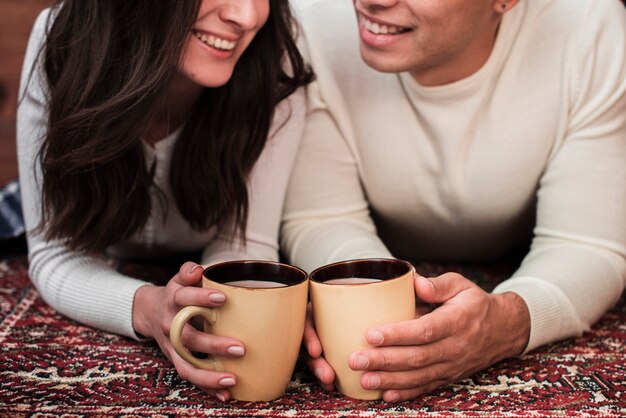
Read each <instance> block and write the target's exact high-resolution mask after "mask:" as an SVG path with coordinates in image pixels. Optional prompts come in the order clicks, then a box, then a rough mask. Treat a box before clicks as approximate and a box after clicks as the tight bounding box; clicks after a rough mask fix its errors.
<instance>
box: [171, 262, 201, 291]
mask: <svg viewBox="0 0 626 418" xmlns="http://www.w3.org/2000/svg"><path fill="white" fill-rule="evenodd" d="M202 271H203V268H202V266H201V265H200V264H196V263H194V262H191V261H187V262H186V263H184V264H183V265H182V266H180V269H179V270H178V274H176V275H175V276H174V277H173V280H174V281H175V282H177V283H178V284H181V285H183V286H193V285H195V284H198V283H199V282H200V279H201V278H202Z"/></svg>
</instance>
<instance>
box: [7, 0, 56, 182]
mask: <svg viewBox="0 0 626 418" xmlns="http://www.w3.org/2000/svg"><path fill="white" fill-rule="evenodd" d="M51 3H52V1H51V0H0V185H2V184H4V183H6V182H7V181H9V180H12V179H14V178H15V177H16V176H17V161H16V160H17V158H16V155H15V109H16V107H17V100H18V98H17V92H18V86H19V79H20V73H21V69H22V61H23V60H24V51H25V49H26V44H27V42H28V35H29V34H30V30H31V28H32V26H33V23H34V22H35V18H36V17H37V15H38V14H39V12H40V11H41V10H43V9H44V8H45V7H47V6H49V5H50V4H51Z"/></svg>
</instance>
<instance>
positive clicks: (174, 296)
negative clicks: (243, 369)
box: [133, 262, 245, 401]
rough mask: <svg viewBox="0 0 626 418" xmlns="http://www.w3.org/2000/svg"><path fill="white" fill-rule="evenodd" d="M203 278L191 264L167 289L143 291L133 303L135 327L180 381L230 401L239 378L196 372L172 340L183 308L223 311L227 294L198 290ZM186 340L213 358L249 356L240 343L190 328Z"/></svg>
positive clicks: (145, 289)
mask: <svg viewBox="0 0 626 418" xmlns="http://www.w3.org/2000/svg"><path fill="white" fill-rule="evenodd" d="M201 278H202V266H200V265H198V264H195V263H191V262H187V263H185V264H183V265H182V266H181V268H180V270H179V272H178V274H176V275H175V276H174V277H173V278H172V279H171V280H170V281H169V282H168V284H167V285H166V286H165V287H163V286H143V287H141V288H139V289H138V290H137V292H136V293H135V299H134V302H133V326H134V328H135V331H136V332H137V333H139V334H141V335H144V336H146V337H152V338H154V339H155V340H156V341H157V343H158V344H159V346H160V347H161V350H162V351H163V353H164V354H165V355H166V356H167V358H169V359H170V361H171V362H172V363H173V364H174V367H176V371H177V372H178V374H179V375H180V377H182V378H183V379H185V380H188V381H189V382H191V383H193V384H194V385H196V386H198V387H200V388H201V389H202V390H204V391H206V392H208V393H209V394H211V395H213V396H215V397H217V398H218V399H220V400H221V401H226V400H228V399H229V398H230V393H229V391H228V388H229V387H231V386H234V385H235V383H236V379H237V377H236V376H235V375H233V374H232V373H227V372H214V371H210V370H204V369H199V368H196V367H195V366H193V365H191V364H190V363H188V362H187V361H185V360H183V359H182V358H181V357H180V356H179V355H178V354H177V353H176V351H174V348H173V347H172V344H171V342H170V338H169V335H170V324H171V323H172V319H173V318H174V316H175V315H176V313H178V311H179V310H180V309H181V308H183V307H185V306H190V305H196V306H205V307H219V306H222V305H223V304H224V302H225V300H226V296H225V295H224V294H223V293H221V292H219V291H217V290H214V289H207V288H202V287H198V284H199V283H200V281H201ZM182 340H183V344H184V345H185V347H187V348H188V349H189V350H190V351H195V352H199V353H207V354H209V355H216V354H217V355H221V356H236V357H241V356H243V355H244V352H245V348H244V346H243V344H242V343H241V342H240V341H237V340H235V339H233V338H227V337H218V336H215V335H211V334H207V333H205V332H203V331H199V330H197V329H195V328H194V327H192V326H191V325H189V324H186V325H185V327H184V328H183V333H182Z"/></svg>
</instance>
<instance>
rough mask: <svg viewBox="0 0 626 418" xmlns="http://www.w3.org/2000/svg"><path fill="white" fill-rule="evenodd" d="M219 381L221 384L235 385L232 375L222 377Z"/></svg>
mask: <svg viewBox="0 0 626 418" xmlns="http://www.w3.org/2000/svg"><path fill="white" fill-rule="evenodd" d="M219 383H220V385H222V386H235V379H233V378H232V377H225V378H223V379H220V382H219Z"/></svg>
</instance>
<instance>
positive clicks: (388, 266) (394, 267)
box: [309, 259, 416, 400]
mask: <svg viewBox="0 0 626 418" xmlns="http://www.w3.org/2000/svg"><path fill="white" fill-rule="evenodd" d="M415 275H416V273H415V269H414V267H413V266H412V265H411V264H410V263H408V262H406V261H401V260H395V259H362V260H349V261H343V262H339V263H335V264H330V265H327V266H324V267H320V268H319V269H317V270H315V271H313V272H312V273H311V274H310V276H309V279H310V292H311V304H312V306H313V318H314V321H315V328H316V331H317V335H318V336H319V339H320V341H321V343H322V349H323V352H324V357H325V358H326V360H327V361H328V363H330V365H331V366H332V367H333V369H334V370H335V376H336V379H335V386H336V387H337V390H339V392H341V393H343V394H344V395H346V396H349V397H351V398H355V399H363V400H371V399H380V398H382V391H381V390H368V389H364V388H363V387H362V386H361V380H360V379H361V375H362V374H363V372H362V371H354V370H352V369H351V368H350V366H349V365H348V359H349V357H350V355H351V354H352V353H353V352H355V351H357V350H363V349H368V348H372V346H371V345H369V344H368V343H367V340H366V334H367V331H368V330H369V329H370V328H372V327H375V326H377V325H382V324H387V323H391V322H399V321H405V320H409V319H413V318H415V287H414V286H415V285H414V278H415Z"/></svg>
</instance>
